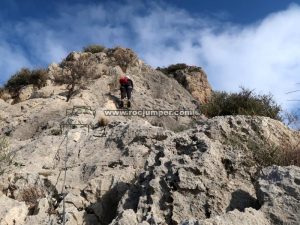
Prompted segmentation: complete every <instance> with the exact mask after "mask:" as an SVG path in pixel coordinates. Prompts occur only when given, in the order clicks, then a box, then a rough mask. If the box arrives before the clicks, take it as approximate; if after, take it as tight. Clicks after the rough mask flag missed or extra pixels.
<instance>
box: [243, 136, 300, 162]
mask: <svg viewBox="0 0 300 225" xmlns="http://www.w3.org/2000/svg"><path fill="white" fill-rule="evenodd" d="M247 147H248V148H249V149H250V150H251V151H252V153H253V157H254V160H255V161H256V162H257V163H258V165H260V166H261V167H266V166H271V165H278V166H289V165H295V166H300V147H299V145H298V146H292V145H291V144H290V143H288V142H284V141H282V142H281V144H280V145H275V144H272V143H270V142H269V141H268V140H248V142H247Z"/></svg>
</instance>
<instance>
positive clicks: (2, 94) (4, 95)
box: [0, 88, 11, 101]
mask: <svg viewBox="0 0 300 225" xmlns="http://www.w3.org/2000/svg"><path fill="white" fill-rule="evenodd" d="M0 98H1V99H3V100H4V101H6V100H8V99H10V98H11V95H10V94H9V92H8V90H7V89H5V88H0Z"/></svg>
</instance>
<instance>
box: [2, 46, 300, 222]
mask: <svg viewBox="0 0 300 225" xmlns="http://www.w3.org/2000/svg"><path fill="white" fill-rule="evenodd" d="M124 55H125V56H126V57H127V56H128V58H129V59H130V60H128V61H126V60H127V59H128V58H126V57H124ZM78 61H82V63H84V65H88V66H89V68H93V69H91V71H96V72H95V73H94V72H93V74H94V75H95V77H93V78H92V79H91V80H90V81H91V82H87V83H86V85H85V88H84V89H81V90H79V91H78V92H76V93H75V94H74V95H73V96H72V98H71V99H70V101H69V102H66V98H67V97H66V86H65V85H56V84H55V79H56V78H55V77H56V76H63V75H64V72H63V71H64V69H65V68H64V63H66V62H67V63H68V64H72V63H76V62H78ZM121 62H122V63H121ZM124 62H125V63H124ZM126 62H127V63H126ZM124 66H126V74H128V75H130V76H131V78H132V79H133V81H134V84H135V85H134V86H135V88H134V92H133V99H132V109H133V110H155V109H157V110H161V111H162V110H165V111H168V112H169V111H171V110H178V109H181V110H198V108H197V107H198V103H197V102H196V101H195V98H194V97H193V96H192V95H191V94H190V93H189V91H188V90H186V89H185V88H184V87H182V84H180V82H181V81H180V79H179V78H177V79H178V80H179V83H178V81H176V80H175V79H173V78H172V77H169V76H168V75H165V74H164V73H162V72H160V71H157V70H154V69H152V68H151V67H149V66H147V65H146V64H144V63H143V62H142V61H140V60H139V59H138V58H137V57H136V56H135V55H134V54H132V52H130V50H128V49H120V48H117V49H114V50H104V51H103V52H100V53H94V54H92V53H72V54H70V55H69V56H68V57H67V58H66V59H65V60H64V61H63V62H62V63H61V64H60V65H54V64H53V65H51V66H50V67H49V74H51V77H50V78H49V79H50V80H48V82H47V86H45V87H41V88H40V89H39V90H33V92H32V93H31V96H30V98H29V99H27V100H24V101H22V102H19V103H17V104H14V105H11V104H9V103H8V102H5V101H3V100H1V99H0V106H1V107H0V118H1V120H0V130H1V134H2V138H4V139H5V143H9V147H8V148H7V146H5V148H4V147H3V148H1V149H4V150H5V152H4V153H5V154H4V155H5V156H8V157H1V159H0V160H1V175H0V205H1V207H0V218H2V220H1V219H0V221H1V222H0V224H1V225H2V224H25V225H30V224H45V225H46V224H53V225H56V224H62V223H63V220H66V224H68V225H81V224H84V225H108V224H112V225H117V224H118V225H129V224H130V225H135V224H136V225H152V224H160V225H166V224H170V225H179V224H185V225H186V224H191V225H196V224H198V225H199V224H207V225H208V224H224V225H225V224H230V225H235V224H236V225H240V224H249V225H251V224H253V225H254V224H260V225H269V224H285V223H291V224H297V221H298V220H299V218H298V214H299V205H298V204H299V195H298V194H299V184H298V183H299V182H298V181H299V176H298V175H299V174H298V173H299V171H298V167H268V168H266V169H263V170H262V171H263V173H262V174H261V175H259V171H261V169H262V168H263V167H264V166H265V164H267V165H270V163H271V162H273V161H266V158H267V157H266V158H265V157H258V156H261V155H259V154H257V153H260V152H263V153H268V151H269V148H265V147H266V146H265V145H262V144H263V143H269V144H270V145H269V146H271V147H272V146H276V147H278V146H279V147H282V146H285V147H288V146H292V147H293V148H291V149H295V150H297V148H296V147H297V144H298V143H299V142H300V134H299V132H297V131H293V130H290V129H289V128H288V127H286V126H285V125H283V124H282V123H281V122H278V121H275V120H272V119H270V118H266V117H253V116H225V117H215V118H212V119H207V118H205V117H203V116H202V117H201V116H194V117H190V116H175V115H169V116H161V117H159V116H144V117H143V116H135V115H131V116H129V115H127V116H126V115H108V114H105V113H106V112H107V111H105V110H117V105H118V99H119V90H118V88H116V86H115V85H114V82H117V81H118V77H119V76H120V74H122V73H124V70H122V69H124V68H121V67H124ZM185 69H187V68H185ZM183 70H184V69H183ZM197 70H198V69H197ZM91 71H90V72H91ZM90 72H89V73H90ZM190 72H191V71H190ZM192 72H193V71H192ZM192 72H191V73H192ZM194 72H195V71H194ZM196 72H197V71H196ZM198 72H199V71H198ZM186 73H189V72H188V71H186ZM186 76H192V75H186ZM186 79H188V77H186ZM187 87H188V86H186V88H187ZM114 112H118V111H114ZM171 112H172V111H171ZM104 119H105V122H101V121H104ZM4 139H3V140H4ZM1 140H2V139H1ZM253 143H254V144H253ZM282 144H284V145H282ZM257 150H259V151H257ZM270 150H272V149H270ZM2 153H3V152H1V154H2ZM273 153H274V151H272V154H273ZM296 153H297V152H296ZM266 156H268V155H267V154H266ZM259 159H260V160H259ZM271 159H272V158H271ZM2 162H5V163H2ZM264 163H265V164H264ZM2 165H3V166H2Z"/></svg>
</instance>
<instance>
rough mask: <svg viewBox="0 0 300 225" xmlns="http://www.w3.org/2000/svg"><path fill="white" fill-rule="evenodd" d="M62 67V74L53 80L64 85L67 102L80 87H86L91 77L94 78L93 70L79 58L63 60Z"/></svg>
mask: <svg viewBox="0 0 300 225" xmlns="http://www.w3.org/2000/svg"><path fill="white" fill-rule="evenodd" d="M62 67H63V69H62V74H60V75H59V76H56V77H55V82H56V83H58V84H65V85H66V88H67V91H68V93H67V102H68V101H69V100H70V99H71V97H72V96H74V95H75V94H76V93H77V92H78V91H79V90H80V89H84V88H86V86H87V84H88V82H89V81H90V80H91V79H94V76H93V74H94V72H95V71H94V70H93V69H91V68H89V65H88V62H87V61H85V60H81V59H79V60H78V61H75V62H69V61H65V62H64V63H63V64H62Z"/></svg>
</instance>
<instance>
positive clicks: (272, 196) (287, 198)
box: [257, 166, 300, 225]
mask: <svg viewBox="0 0 300 225" xmlns="http://www.w3.org/2000/svg"><path fill="white" fill-rule="evenodd" d="M257 191H258V199H259V201H260V202H261V204H262V208H261V210H262V211H263V212H264V213H265V214H266V215H268V217H269V218H270V220H271V221H272V224H291V225H296V224H300V168H299V167H296V166H289V167H279V166H272V167H267V168H265V169H263V170H262V172H261V176H260V178H259V180H258V190H257Z"/></svg>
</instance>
